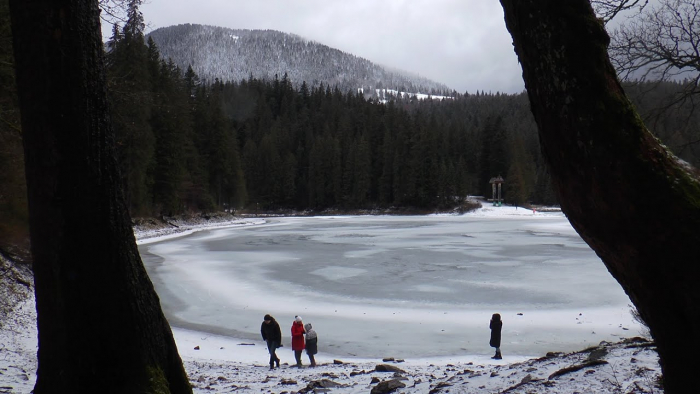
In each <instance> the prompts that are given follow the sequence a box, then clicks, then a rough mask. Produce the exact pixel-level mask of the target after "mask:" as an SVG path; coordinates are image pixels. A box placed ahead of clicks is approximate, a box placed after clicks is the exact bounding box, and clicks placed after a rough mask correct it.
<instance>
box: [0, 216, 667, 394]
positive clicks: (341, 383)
mask: <svg viewBox="0 0 700 394" xmlns="http://www.w3.org/2000/svg"><path fill="white" fill-rule="evenodd" d="M538 214H539V213H536V212H535V213H533V212H532V211H529V210H525V209H523V208H519V209H517V210H516V209H515V208H511V207H501V208H498V209H496V208H493V207H489V206H485V207H484V208H481V209H479V210H478V211H476V212H473V213H470V214H469V215H477V216H483V217H498V216H501V217H502V216H504V215H505V216H507V215H538ZM259 223H261V220H260V219H250V220H243V221H239V220H231V221H229V222H226V221H219V222H218V223H216V224H215V225H216V226H242V225H254V224H259ZM176 225H177V227H175V226H170V230H167V231H163V230H159V231H158V232H157V233H156V232H155V230H148V232H147V231H146V230H140V231H138V230H137V232H136V233H137V237H138V238H139V240H140V241H139V242H141V243H142V242H143V240H144V239H145V238H147V237H149V236H151V237H152V236H154V235H155V236H159V237H163V236H177V235H181V234H184V233H187V232H192V231H197V230H198V229H205V228H208V227H210V226H211V224H206V223H199V224H197V225H194V226H191V225H188V224H186V223H177V224H176ZM0 279H3V277H0ZM28 297H29V298H28V299H27V300H26V301H25V302H21V303H18V304H17V308H16V309H15V310H14V311H13V313H11V314H9V315H7V316H5V315H0V318H3V319H4V321H0V393H29V392H30V391H31V390H32V388H33V385H34V380H35V371H36V346H37V345H36V328H35V319H36V316H35V311H34V306H33V297H32V295H31V294H28ZM538 318H539V319H541V320H542V322H541V323H542V324H543V325H546V324H547V323H548V321H549V319H548V318H547V316H546V315H542V316H540V317H538ZM280 323H281V325H282V326H283V329H284V330H285V331H283V333H284V332H286V329H287V327H286V322H282V321H281V322H280ZM173 332H174V335H175V338H176V341H177V344H178V348H179V351H180V354H181V355H182V358H183V361H184V362H185V368H186V370H187V372H188V374H189V377H190V380H191V382H192V384H193V387H194V391H195V393H260V392H267V393H284V392H286V393H294V392H324V388H327V389H329V390H330V391H329V392H331V393H368V392H370V391H372V390H374V391H372V392H386V391H379V389H380V388H381V387H382V386H383V385H388V384H389V382H390V381H393V383H392V384H396V385H398V386H400V385H405V387H403V388H400V389H399V390H397V391H396V392H402V393H429V392H430V393H443V392H444V393H447V392H449V393H482V392H483V393H496V392H509V393H576V392H580V393H610V392H620V393H652V392H653V393H661V392H663V391H662V389H660V388H659V387H658V385H657V382H658V378H659V374H660V368H659V366H658V357H657V354H656V351H655V347H654V346H653V344H649V343H647V342H638V341H636V340H622V341H619V342H616V343H608V342H602V343H601V344H600V345H598V346H594V347H591V348H589V349H586V350H582V351H580V352H574V353H568V354H561V353H551V354H548V357H544V356H545V355H544V354H542V355H541V356H542V357H541V358H528V357H523V356H513V355H505V357H504V359H503V360H499V361H496V360H491V359H490V358H488V355H484V354H464V355H459V356H450V357H447V356H442V357H425V358H418V359H406V360H405V361H404V360H394V361H391V360H387V361H383V360H382V359H380V358H364V359H359V358H352V357H338V356H337V355H332V354H326V353H323V352H321V353H320V354H319V355H317V362H318V363H319V366H318V367H316V368H302V369H297V368H295V367H292V366H291V365H290V363H291V362H292V360H293V356H292V351H291V350H290V349H289V348H288V347H283V348H281V349H280V350H279V352H278V355H279V356H280V358H281V359H282V364H283V365H282V368H280V369H276V370H273V371H271V370H269V367H268V366H267V350H266V349H265V347H264V346H263V344H262V342H260V341H257V340H248V339H245V340H241V339H237V338H233V337H230V336H219V335H213V334H208V333H203V332H200V331H192V330H185V329H180V328H175V329H174V330H173ZM629 334H630V335H629V336H630V337H634V336H636V335H638V334H639V333H638V332H634V331H630V332H629ZM319 335H321V333H319ZM427 340H429V339H427ZM285 346H288V345H287V344H285ZM557 350H558V349H555V348H552V349H551V351H557ZM387 356H389V355H387ZM304 357H305V356H304ZM304 361H305V364H308V362H307V361H306V359H305V360H304ZM384 365H388V366H390V367H396V368H399V369H400V370H401V371H399V372H379V371H377V369H382V366H384ZM570 367H574V368H570ZM567 368H570V369H572V371H571V372H565V371H566V369H567ZM574 369H575V370H574ZM560 373H561V374H560ZM380 382H386V383H380ZM314 389H315V390H316V391H314Z"/></svg>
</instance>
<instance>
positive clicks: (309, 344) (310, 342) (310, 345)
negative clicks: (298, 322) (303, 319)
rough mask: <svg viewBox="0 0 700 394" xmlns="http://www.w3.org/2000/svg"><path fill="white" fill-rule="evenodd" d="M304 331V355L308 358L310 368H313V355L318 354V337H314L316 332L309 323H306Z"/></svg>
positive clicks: (314, 364) (314, 360) (314, 362)
mask: <svg viewBox="0 0 700 394" xmlns="http://www.w3.org/2000/svg"><path fill="white" fill-rule="evenodd" d="M304 330H306V354H307V355H308V356H309V362H310V363H311V366H312V367H315V366H316V359H315V358H314V354H316V353H318V335H316V330H314V328H313V327H312V326H311V323H306V324H305V325H304Z"/></svg>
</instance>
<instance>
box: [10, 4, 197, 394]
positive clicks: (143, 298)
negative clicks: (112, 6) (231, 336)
mask: <svg viewBox="0 0 700 394" xmlns="http://www.w3.org/2000/svg"><path fill="white" fill-rule="evenodd" d="M10 13H11V22H12V34H13V41H14V52H15V59H16V75H17V84H18V91H19V98H20V110H21V118H22V130H23V139H24V151H25V168H26V178H27V189H28V200H29V212H30V233H31V244H32V245H31V246H32V254H33V257H34V262H33V264H34V265H33V268H34V275H35V283H36V302H37V313H38V328H39V351H38V361H39V367H38V371H37V382H36V386H35V389H34V393H36V394H45V393H149V392H153V393H156V392H157V393H168V392H169V393H191V392H192V390H191V387H190V385H189V382H188V380H187V376H186V374H185V371H184V368H183V366H182V361H181V359H180V356H179V355H178V352H177V348H176V345H175V341H174V340H173V336H172V332H171V331H170V327H169V325H168V322H167V321H166V319H165V317H164V316H163V313H162V311H161V307H160V302H159V299H158V296H157V295H156V293H155V290H154V288H153V285H152V284H151V282H150V279H149V278H148V276H147V274H146V271H145V269H144V266H143V263H142V262H141V258H140V256H139V253H138V250H137V248H136V243H135V240H134V236H133V233H132V230H131V226H130V218H129V214H128V211H127V208H126V205H125V202H124V197H123V194H122V192H121V190H120V188H119V184H120V183H119V177H118V173H117V165H116V161H115V153H114V138H113V132H112V128H111V125H110V122H109V119H108V115H107V102H106V94H105V77H104V66H103V55H104V54H103V49H102V39H101V34H100V20H99V13H100V10H99V8H98V4H97V0H91V1H84V0H11V1H10Z"/></svg>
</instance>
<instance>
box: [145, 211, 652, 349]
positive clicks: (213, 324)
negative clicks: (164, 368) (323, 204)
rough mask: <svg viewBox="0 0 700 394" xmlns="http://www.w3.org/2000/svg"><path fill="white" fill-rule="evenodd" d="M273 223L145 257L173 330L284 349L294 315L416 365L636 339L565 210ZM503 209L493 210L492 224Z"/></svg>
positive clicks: (618, 293) (333, 344)
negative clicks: (268, 325)
mask: <svg viewBox="0 0 700 394" xmlns="http://www.w3.org/2000/svg"><path fill="white" fill-rule="evenodd" d="M481 211H482V212H483V211H491V212H490V213H491V215H489V214H483V215H482V214H478V212H477V213H476V214H467V215H461V216H343V217H307V218H271V219H268V221H267V223H266V224H262V225H256V226H245V227H232V228H227V229H217V230H210V231H202V232H198V233H195V234H192V235H189V236H186V237H181V238H177V239H172V240H167V241H162V242H157V243H151V244H145V245H141V246H140V247H139V248H140V250H141V255H142V257H143V259H144V262H145V263H146V267H147V269H148V271H149V274H150V276H151V279H152V280H153V283H154V284H155V286H156V289H157V291H158V294H159V295H160V298H161V303H162V305H163V308H164V311H165V313H166V316H167V317H168V319H169V320H170V322H171V324H172V325H174V326H178V327H184V328H189V329H194V330H198V331H203V332H210V333H216V334H221V335H227V336H231V337H235V338H241V339H242V340H243V341H250V340H260V323H261V322H262V317H263V316H264V315H265V314H266V313H270V314H271V315H273V316H275V318H276V319H277V321H278V322H279V323H280V326H281V328H282V335H283V342H284V345H285V347H287V348H288V347H289V346H290V335H289V332H290V327H291V323H292V320H293V318H294V316H295V315H301V316H302V317H303V318H304V322H305V323H312V324H313V325H314V328H315V329H316V331H317V332H318V335H319V350H320V351H321V352H324V353H327V354H332V355H338V356H357V357H363V358H376V357H398V358H418V357H421V358H423V357H433V356H451V355H464V354H489V353H492V349H491V348H490V347H489V345H488V340H489V328H488V325H489V319H490V317H491V314H492V313H495V312H498V313H500V314H501V315H502V317H503V321H504V323H503V342H502V351H503V354H504V356H505V355H507V354H511V355H522V356H541V355H543V354H544V353H545V352H547V351H573V350H580V349H582V348H584V347H586V346H589V345H592V344H597V343H599V342H600V341H602V340H610V341H613V340H617V339H619V337H629V336H635V335H638V334H639V327H638V325H637V324H636V323H635V322H634V321H633V319H632V318H631V315H630V313H629V306H628V304H630V301H629V298H628V297H627V296H626V295H625V293H624V292H623V291H622V289H621V288H620V286H619V285H618V284H617V282H616V281H615V280H614V279H613V278H612V276H611V275H610V274H609V273H608V272H607V269H606V268H605V266H604V265H603V263H602V262H601V261H600V259H599V258H598V257H597V256H596V255H595V253H594V252H593V251H592V250H591V249H590V248H589V247H588V246H587V245H586V244H585V243H584V242H583V240H582V239H581V238H580V237H579V236H578V235H577V234H576V232H575V231H574V230H573V228H572V227H571V225H570V224H569V222H568V221H567V220H566V218H565V217H564V215H562V214H561V213H550V214H545V213H537V214H536V215H535V214H533V213H532V212H531V211H526V210H523V209H522V208H521V209H520V210H519V211H515V210H514V209H513V208H510V207H503V208H489V209H486V210H481ZM494 213H495V214H494Z"/></svg>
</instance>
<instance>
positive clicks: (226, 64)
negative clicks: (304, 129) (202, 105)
mask: <svg viewBox="0 0 700 394" xmlns="http://www.w3.org/2000/svg"><path fill="white" fill-rule="evenodd" d="M148 35H149V36H150V37H152V38H153V41H154V42H155V43H156V45H157V46H158V49H159V50H160V53H161V55H162V57H163V58H164V59H169V58H170V59H172V60H173V62H175V64H177V65H178V66H180V68H182V69H186V68H187V67H188V66H190V65H191V66H192V69H194V71H195V72H196V73H197V75H199V76H200V78H202V79H205V80H207V81H213V80H214V79H215V78H218V79H220V80H224V81H239V80H241V79H247V78H248V77H249V76H250V75H252V76H253V77H254V78H258V79H269V80H271V79H274V78H275V75H277V76H278V77H279V78H280V79H281V78H282V76H283V75H284V74H285V73H287V75H288V78H289V80H290V81H291V82H292V83H293V84H295V85H300V84H301V83H302V82H303V81H306V83H307V84H308V85H310V86H316V85H318V84H319V83H323V84H330V85H331V86H335V85H337V86H338V87H339V88H340V89H341V90H342V91H347V90H353V91H354V90H355V89H358V88H362V89H363V91H364V92H365V93H366V94H368V93H370V92H371V93H372V95H374V94H376V89H381V88H385V89H387V88H388V89H394V90H398V91H402V92H410V93H419V92H420V93H428V94H440V93H445V92H449V91H450V89H449V88H448V87H447V86H445V85H443V84H440V83H437V82H433V81H430V80H428V79H426V78H423V77H420V76H416V75H411V74H409V73H406V72H400V71H395V70H388V69H386V68H384V67H382V66H379V65H376V64H374V63H372V62H370V61H369V60H366V59H363V58H360V57H357V56H354V55H351V54H348V53H345V52H342V51H340V50H338V49H334V48H330V47H328V46H326V45H323V44H319V43H317V42H314V41H309V40H306V39H304V38H301V37H299V36H296V35H292V34H287V33H282V32H278V31H274V30H234V29H228V28H223V27H215V26H205V25H192V24H184V25H177V26H170V27H164V28H160V29H157V30H154V31H152V32H151V33H149V34H148Z"/></svg>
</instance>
